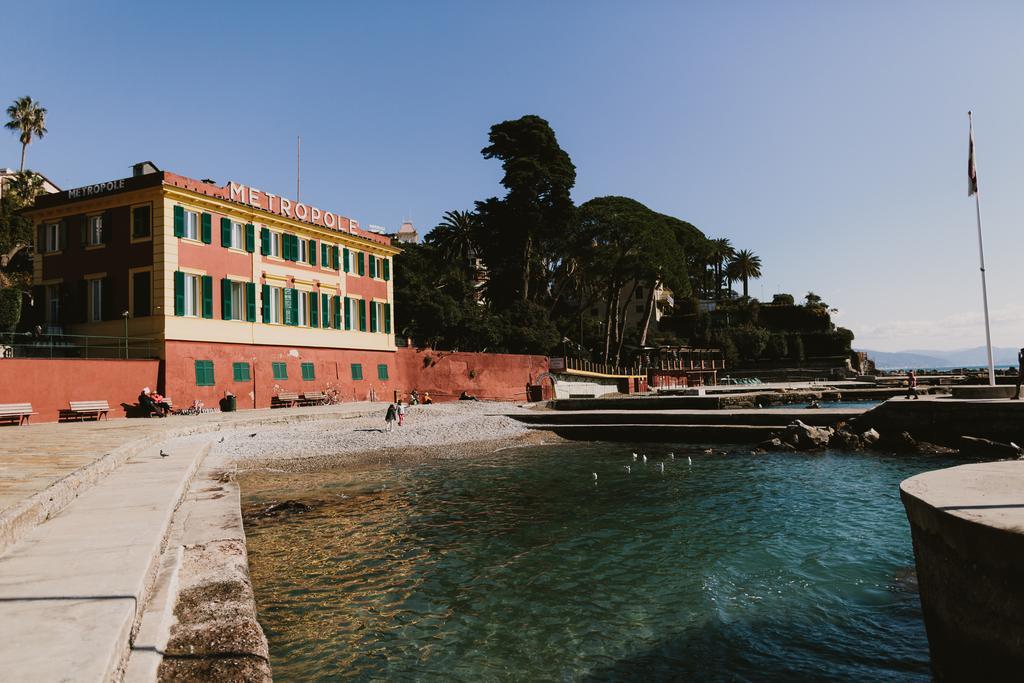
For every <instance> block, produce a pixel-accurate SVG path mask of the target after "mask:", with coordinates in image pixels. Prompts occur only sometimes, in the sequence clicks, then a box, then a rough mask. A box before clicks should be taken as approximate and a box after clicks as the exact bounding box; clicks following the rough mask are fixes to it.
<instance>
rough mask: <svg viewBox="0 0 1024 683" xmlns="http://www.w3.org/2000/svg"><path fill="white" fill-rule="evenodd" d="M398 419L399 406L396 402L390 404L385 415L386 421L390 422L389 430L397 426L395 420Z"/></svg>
mask: <svg viewBox="0 0 1024 683" xmlns="http://www.w3.org/2000/svg"><path fill="white" fill-rule="evenodd" d="M397 419H398V408H396V407H395V404H394V403H389V404H388V412H387V413H385V415H384V421H385V422H387V423H388V431H389V432H390V431H391V430H392V429H394V428H395V420H397Z"/></svg>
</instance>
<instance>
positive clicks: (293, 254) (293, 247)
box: [285, 235, 299, 261]
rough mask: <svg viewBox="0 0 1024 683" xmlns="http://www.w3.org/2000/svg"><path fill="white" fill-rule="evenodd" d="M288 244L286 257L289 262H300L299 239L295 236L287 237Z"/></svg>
mask: <svg viewBox="0 0 1024 683" xmlns="http://www.w3.org/2000/svg"><path fill="white" fill-rule="evenodd" d="M286 237H287V238H288V239H287V243H288V251H287V255H286V256H285V258H286V259H288V260H289V261H298V260H299V238H298V237H296V236H295V235H286Z"/></svg>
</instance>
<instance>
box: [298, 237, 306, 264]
mask: <svg viewBox="0 0 1024 683" xmlns="http://www.w3.org/2000/svg"><path fill="white" fill-rule="evenodd" d="M298 242H299V263H309V254H308V252H307V251H306V250H307V249H308V248H309V243H308V242H307V241H306V240H304V239H299V240H298Z"/></svg>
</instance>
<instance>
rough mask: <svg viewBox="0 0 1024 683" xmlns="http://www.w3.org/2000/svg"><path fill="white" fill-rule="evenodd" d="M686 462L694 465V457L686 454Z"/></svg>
mask: <svg viewBox="0 0 1024 683" xmlns="http://www.w3.org/2000/svg"><path fill="white" fill-rule="evenodd" d="M686 464H687V465H689V466H691V467H693V458H691V457H690V456H686Z"/></svg>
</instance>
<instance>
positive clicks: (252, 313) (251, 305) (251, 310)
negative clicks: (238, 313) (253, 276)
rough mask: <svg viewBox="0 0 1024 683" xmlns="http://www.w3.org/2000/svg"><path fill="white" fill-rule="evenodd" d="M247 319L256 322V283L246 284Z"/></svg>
mask: <svg viewBox="0 0 1024 683" xmlns="http://www.w3.org/2000/svg"><path fill="white" fill-rule="evenodd" d="M245 319H246V320H248V321H249V322H251V323H254V322H256V283H255V282H246V283H245Z"/></svg>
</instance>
